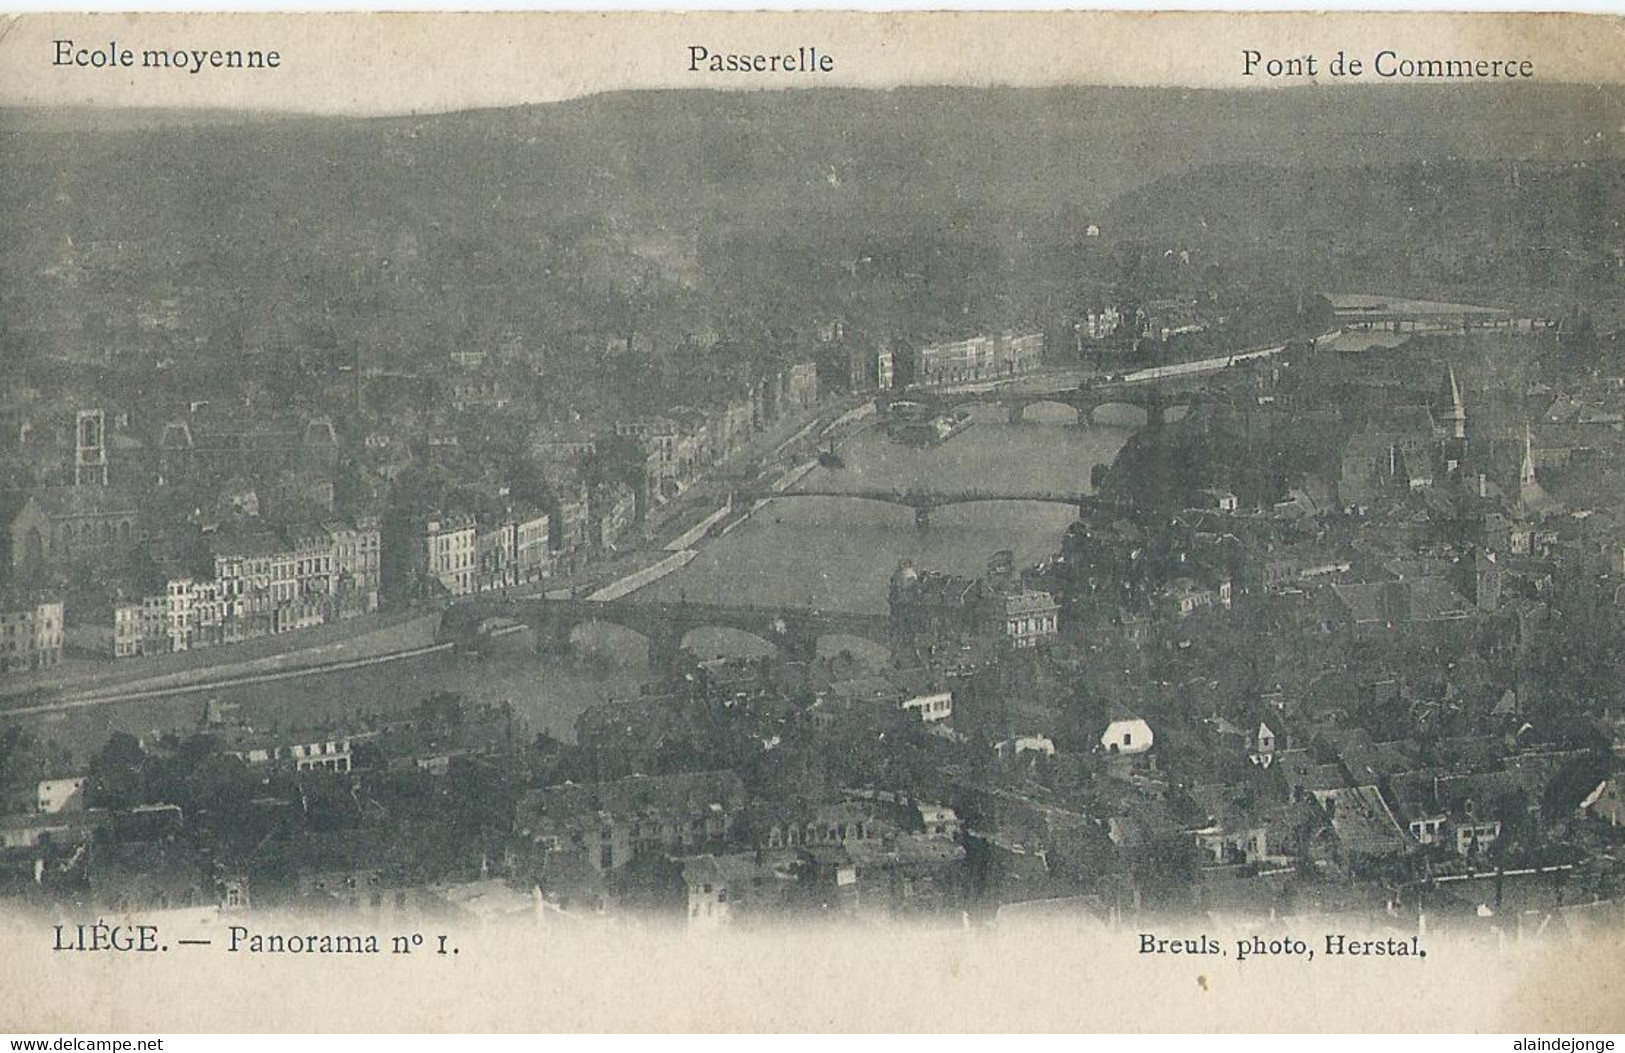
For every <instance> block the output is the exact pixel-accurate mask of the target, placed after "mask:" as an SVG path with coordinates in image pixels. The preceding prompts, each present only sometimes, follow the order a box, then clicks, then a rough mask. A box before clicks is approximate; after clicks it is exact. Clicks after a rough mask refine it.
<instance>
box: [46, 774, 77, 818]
mask: <svg viewBox="0 0 1625 1053" xmlns="http://www.w3.org/2000/svg"><path fill="white" fill-rule="evenodd" d="M37 803H38V805H39V810H40V811H41V812H43V813H45V814H47V815H54V814H55V813H57V812H81V811H84V808H85V777H84V776H83V775H76V776H72V777H70V778H66V779H41V780H40V784H39V789H38V798H37Z"/></svg>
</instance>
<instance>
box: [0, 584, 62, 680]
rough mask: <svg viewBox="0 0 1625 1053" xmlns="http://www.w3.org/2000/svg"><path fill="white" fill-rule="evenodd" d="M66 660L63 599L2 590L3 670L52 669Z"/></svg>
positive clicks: (0, 667)
mask: <svg viewBox="0 0 1625 1053" xmlns="http://www.w3.org/2000/svg"><path fill="white" fill-rule="evenodd" d="M61 661H62V601H61V600H59V599H56V598H55V597H53V596H47V595H43V594H36V593H29V592H25V591H22V590H11V589H8V590H5V591H4V592H0V673H12V672H24V671H27V670H32V669H50V668H52V667H54V666H55V665H56V664H57V663H59V662H61Z"/></svg>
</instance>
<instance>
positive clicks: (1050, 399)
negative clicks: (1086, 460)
mask: <svg viewBox="0 0 1625 1053" xmlns="http://www.w3.org/2000/svg"><path fill="white" fill-rule="evenodd" d="M1214 394H1215V392H1214V391H1213V389H1211V388H1209V387H1207V386H1205V385H1202V386H1192V385H1190V384H1189V383H1188V382H1187V384H1185V385H1182V386H1170V385H1169V384H1166V383H1164V384H1151V383H1139V384H1125V383H1116V384H1096V385H1094V386H1091V387H1079V388H1069V389H1067V390H1065V391H1045V392H1037V391H1021V392H1016V391H999V390H994V391H974V392H963V393H960V394H957V395H954V394H932V395H926V396H919V397H915V396H913V395H909V396H908V397H907V401H909V402H915V403H919V404H922V405H924V406H926V407H927V408H929V409H930V410H931V411H932V412H936V413H942V412H947V411H949V410H954V409H959V408H961V407H964V406H973V405H984V406H985V405H996V406H1003V407H1004V408H1005V410H1006V412H1007V413H1008V414H1009V420H1010V423H1011V424H1021V423H1024V422H1025V420H1026V417H1027V410H1028V409H1030V408H1031V407H1033V406H1036V405H1039V404H1041V403H1054V404H1058V405H1062V406H1067V407H1069V408H1071V409H1073V410H1074V411H1076V412H1077V414H1078V424H1079V425H1080V426H1085V427H1087V426H1088V425H1089V424H1091V423H1093V421H1094V415H1095V412H1096V411H1097V410H1099V409H1101V408H1102V407H1104V406H1133V407H1135V408H1137V409H1140V410H1143V411H1144V412H1145V419H1146V426H1147V427H1151V428H1158V427H1161V426H1162V425H1163V424H1164V423H1166V421H1167V419H1168V411H1169V410H1170V409H1174V408H1176V407H1181V406H1183V407H1187V408H1191V407H1194V406H1196V405H1197V404H1199V403H1201V402H1204V401H1207V400H1208V399H1210V398H1212V397H1213V396H1214Z"/></svg>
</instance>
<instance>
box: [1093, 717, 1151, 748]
mask: <svg viewBox="0 0 1625 1053" xmlns="http://www.w3.org/2000/svg"><path fill="white" fill-rule="evenodd" d="M1155 741H1156V736H1155V735H1153V734H1152V733H1151V725H1149V724H1147V723H1146V722H1145V721H1144V720H1143V719H1142V718H1140V717H1138V716H1135V715H1134V714H1133V713H1130V712H1128V711H1127V710H1121V711H1119V712H1118V713H1116V714H1115V715H1114V716H1113V717H1112V718H1111V720H1110V721H1108V722H1107V724H1106V730H1105V731H1104V732H1103V733H1102V734H1101V736H1100V745H1101V748H1102V749H1104V750H1106V752H1108V753H1127V754H1135V753H1144V752H1145V751H1146V750H1148V749H1150V748H1151V745H1152V743H1154V742H1155Z"/></svg>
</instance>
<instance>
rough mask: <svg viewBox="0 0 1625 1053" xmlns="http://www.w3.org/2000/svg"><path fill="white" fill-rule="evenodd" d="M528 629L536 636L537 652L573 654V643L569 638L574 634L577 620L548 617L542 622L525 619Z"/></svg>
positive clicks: (562, 654)
mask: <svg viewBox="0 0 1625 1053" xmlns="http://www.w3.org/2000/svg"><path fill="white" fill-rule="evenodd" d="M527 621H528V622H529V624H530V630H531V632H532V633H533V634H534V635H535V637H536V652H537V653H538V654H548V655H558V656H560V657H563V656H566V655H570V654H573V653H574V652H575V643H574V642H573V641H572V640H571V639H570V637H571V636H572V635H573V634H574V632H575V628H576V626H577V625H578V624H580V623H578V622H575V621H571V620H570V619H568V618H549V619H547V620H546V621H545V622H543V623H542V624H539V625H538V624H537V623H536V622H535V621H533V620H530V619H527Z"/></svg>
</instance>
